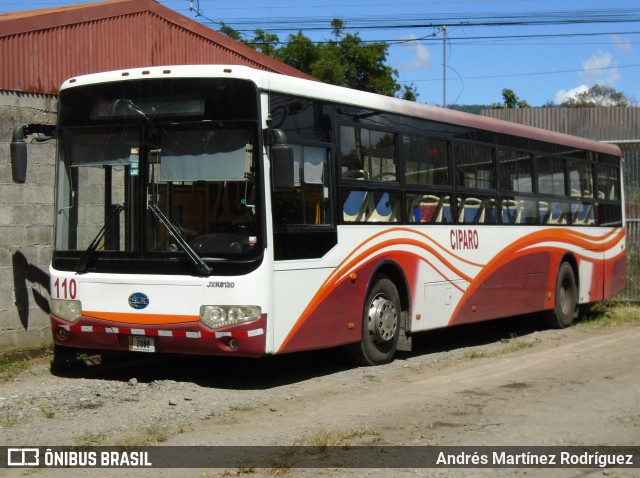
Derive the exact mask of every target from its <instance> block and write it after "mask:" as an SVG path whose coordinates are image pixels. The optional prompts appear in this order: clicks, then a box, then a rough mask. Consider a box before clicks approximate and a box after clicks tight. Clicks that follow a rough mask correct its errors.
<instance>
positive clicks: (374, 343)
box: [348, 275, 402, 365]
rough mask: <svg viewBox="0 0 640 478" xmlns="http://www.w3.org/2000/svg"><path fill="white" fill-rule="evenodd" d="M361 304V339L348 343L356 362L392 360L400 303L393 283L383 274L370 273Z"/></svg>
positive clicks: (396, 341) (384, 361)
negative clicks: (369, 282) (368, 286)
mask: <svg viewBox="0 0 640 478" xmlns="http://www.w3.org/2000/svg"><path fill="white" fill-rule="evenodd" d="M372 284H373V286H372V287H371V289H370V290H369V293H368V294H367V299H366V301H365V303H364V311H363V320H362V339H361V340H360V342H359V343H357V344H352V345H351V346H349V348H348V351H349V353H350V355H351V357H352V359H353V360H354V361H355V362H356V363H357V364H359V365H382V364H386V363H389V362H391V361H392V360H393V356H394V354H395V352H396V348H397V346H398V337H399V336H400V318H401V313H402V309H401V305H400V295H399V294H398V289H397V287H396V286H395V284H394V283H393V282H392V281H391V280H390V279H389V278H388V277H386V276H382V275H378V276H374V278H373V281H372Z"/></svg>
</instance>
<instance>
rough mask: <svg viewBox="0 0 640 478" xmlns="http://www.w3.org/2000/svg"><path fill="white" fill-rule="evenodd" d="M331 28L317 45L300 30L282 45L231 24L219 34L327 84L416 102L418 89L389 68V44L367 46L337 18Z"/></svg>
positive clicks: (223, 27) (259, 31) (380, 43)
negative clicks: (249, 36) (248, 36)
mask: <svg viewBox="0 0 640 478" xmlns="http://www.w3.org/2000/svg"><path fill="white" fill-rule="evenodd" d="M331 28H332V38H331V39H329V40H326V41H323V42H319V43H314V42H312V41H311V40H310V39H309V38H308V37H306V36H305V35H304V34H303V33H302V31H298V33H297V34H295V35H294V34H291V35H289V36H288V38H287V41H286V42H285V44H284V45H282V46H279V45H281V44H280V40H279V38H278V37H277V35H273V34H267V33H265V32H264V30H260V29H258V30H256V31H255V32H254V38H253V39H252V40H244V39H242V38H241V36H240V34H239V32H237V31H236V30H234V29H233V28H231V27H229V26H228V25H223V26H222V28H221V29H220V31H221V32H222V33H224V34H225V35H227V36H229V37H230V38H233V39H234V40H238V41H240V42H242V43H245V44H246V45H249V46H250V47H252V48H254V49H256V50H258V51H260V52H262V53H264V54H266V55H269V56H271V57H273V58H275V59H277V60H280V61H282V62H283V63H286V64H287V65H290V66H292V67H294V68H296V69H298V70H300V71H303V72H305V73H308V74H310V75H311V76H313V77H315V78H318V79H319V80H321V81H324V82H325V83H330V84H332V85H339V86H346V87H348V88H353V89H356V90H362V91H369V92H373V93H378V94H381V95H387V96H398V97H400V98H403V99H407V100H411V101H415V100H416V98H417V96H418V93H417V90H416V87H415V86H414V85H413V84H411V85H400V84H399V83H398V81H397V77H398V71H397V70H396V69H394V68H392V67H391V66H389V65H387V63H386V60H387V52H388V49H389V45H388V44H387V43H385V42H372V43H365V42H363V41H362V39H361V38H360V36H359V35H358V34H351V33H347V34H345V33H344V28H345V23H344V22H343V21H342V20H340V19H337V18H336V19H334V20H332V21H331Z"/></svg>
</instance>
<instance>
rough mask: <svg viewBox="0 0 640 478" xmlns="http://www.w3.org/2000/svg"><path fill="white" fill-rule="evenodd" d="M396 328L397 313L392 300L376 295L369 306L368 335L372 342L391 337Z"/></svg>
mask: <svg viewBox="0 0 640 478" xmlns="http://www.w3.org/2000/svg"><path fill="white" fill-rule="evenodd" d="M397 329H398V313H397V311H396V307H395V305H394V304H393V302H392V301H390V300H389V299H388V298H387V297H385V296H383V295H377V296H376V297H375V298H374V299H373V300H372V301H371V305H370V306H369V336H370V337H371V339H372V340H373V341H374V342H387V341H389V340H391V339H393V336H394V335H395V333H396V330H397Z"/></svg>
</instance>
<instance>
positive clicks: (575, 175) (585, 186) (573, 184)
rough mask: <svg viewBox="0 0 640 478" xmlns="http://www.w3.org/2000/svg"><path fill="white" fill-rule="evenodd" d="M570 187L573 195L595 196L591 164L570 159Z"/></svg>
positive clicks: (578, 196)
mask: <svg viewBox="0 0 640 478" xmlns="http://www.w3.org/2000/svg"><path fill="white" fill-rule="evenodd" d="M569 188H570V191H571V197H577V198H580V197H583V198H592V197H593V174H592V173H591V165H590V164H589V163H587V162H585V161H575V160H570V161H569Z"/></svg>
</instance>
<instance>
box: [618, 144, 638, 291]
mask: <svg viewBox="0 0 640 478" xmlns="http://www.w3.org/2000/svg"><path fill="white" fill-rule="evenodd" d="M620 147H621V148H622V151H623V153H624V158H625V160H624V195H625V203H626V210H625V212H626V218H627V286H626V288H625V290H624V293H623V294H622V295H621V296H620V298H621V299H623V300H633V301H638V300H640V142H638V143H626V144H621V145H620Z"/></svg>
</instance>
